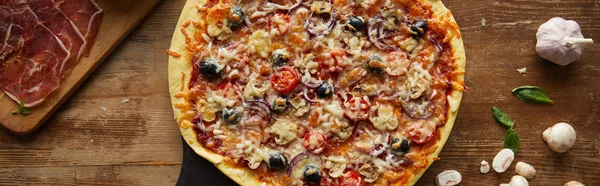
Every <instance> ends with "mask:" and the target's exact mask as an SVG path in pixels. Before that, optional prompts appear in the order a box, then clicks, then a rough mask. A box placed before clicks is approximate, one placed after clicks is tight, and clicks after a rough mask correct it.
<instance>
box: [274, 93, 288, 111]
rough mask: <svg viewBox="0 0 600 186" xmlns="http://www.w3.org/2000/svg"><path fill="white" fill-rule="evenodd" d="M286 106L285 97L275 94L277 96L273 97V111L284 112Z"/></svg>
mask: <svg viewBox="0 0 600 186" xmlns="http://www.w3.org/2000/svg"><path fill="white" fill-rule="evenodd" d="M286 108H287V98H285V97H281V96H277V98H275V100H274V101H273V111H274V112H275V113H283V112H285V109H286Z"/></svg>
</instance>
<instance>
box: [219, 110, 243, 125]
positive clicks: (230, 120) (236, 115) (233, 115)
mask: <svg viewBox="0 0 600 186" xmlns="http://www.w3.org/2000/svg"><path fill="white" fill-rule="evenodd" d="M241 118H242V114H241V113H240V112H239V111H238V110H237V109H235V108H225V109H223V111H222V112H221V119H222V120H223V122H225V124H228V125H235V124H237V123H239V122H240V119H241Z"/></svg>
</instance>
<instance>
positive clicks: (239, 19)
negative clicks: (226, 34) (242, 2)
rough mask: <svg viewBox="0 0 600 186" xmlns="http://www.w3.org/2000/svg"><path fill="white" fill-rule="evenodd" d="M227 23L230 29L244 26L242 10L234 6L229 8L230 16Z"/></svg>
mask: <svg viewBox="0 0 600 186" xmlns="http://www.w3.org/2000/svg"><path fill="white" fill-rule="evenodd" d="M229 22H230V23H231V26H232V27H239V26H242V24H244V11H242V8H241V7H239V6H237V5H235V6H233V8H231V15H229Z"/></svg>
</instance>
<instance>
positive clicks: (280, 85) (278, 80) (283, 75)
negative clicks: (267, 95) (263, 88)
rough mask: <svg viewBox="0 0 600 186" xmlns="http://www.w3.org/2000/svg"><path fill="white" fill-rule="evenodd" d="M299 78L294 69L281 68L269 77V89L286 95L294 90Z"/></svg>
mask: <svg viewBox="0 0 600 186" xmlns="http://www.w3.org/2000/svg"><path fill="white" fill-rule="evenodd" d="M299 78H300V77H299V76H298V72H296V69H294V68H292V67H283V68H281V69H279V70H278V71H277V72H275V73H274V74H273V76H271V87H273V89H275V90H276V91H277V92H279V93H281V94H287V93H290V92H292V90H294V88H296V86H297V85H298V83H299V82H300V81H299Z"/></svg>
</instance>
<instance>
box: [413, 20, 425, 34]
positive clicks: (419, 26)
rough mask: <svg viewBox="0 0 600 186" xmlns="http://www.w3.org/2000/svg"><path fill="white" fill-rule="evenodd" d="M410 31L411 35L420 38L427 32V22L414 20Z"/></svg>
mask: <svg viewBox="0 0 600 186" xmlns="http://www.w3.org/2000/svg"><path fill="white" fill-rule="evenodd" d="M410 31H411V32H412V34H413V35H416V36H422V35H423V34H425V31H427V21H425V20H416V21H415V22H414V23H413V24H412V26H411V27H410Z"/></svg>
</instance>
